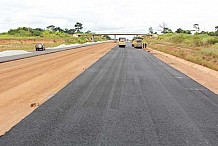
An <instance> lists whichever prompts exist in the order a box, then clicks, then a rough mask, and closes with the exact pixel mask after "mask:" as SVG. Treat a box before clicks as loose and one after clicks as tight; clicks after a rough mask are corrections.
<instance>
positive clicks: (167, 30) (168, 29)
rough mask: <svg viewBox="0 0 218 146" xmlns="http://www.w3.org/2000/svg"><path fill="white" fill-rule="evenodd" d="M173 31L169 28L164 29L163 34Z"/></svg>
mask: <svg viewBox="0 0 218 146" xmlns="http://www.w3.org/2000/svg"><path fill="white" fill-rule="evenodd" d="M172 32H173V31H172V30H171V29H170V28H168V27H164V28H163V31H162V32H161V33H172Z"/></svg>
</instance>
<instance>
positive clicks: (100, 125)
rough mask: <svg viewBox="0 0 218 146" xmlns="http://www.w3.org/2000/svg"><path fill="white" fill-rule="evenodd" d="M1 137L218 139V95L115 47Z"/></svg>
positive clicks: (16, 141) (102, 141)
mask: <svg viewBox="0 0 218 146" xmlns="http://www.w3.org/2000/svg"><path fill="white" fill-rule="evenodd" d="M0 145H1V146H7V145H13V146H16V145H20V146H24V145H37V146H43V145H49V146H50V145H51V146H53V145H57V146H62V145H112V146H115V145H133V146H135V145H148V146H152V145H154V146H156V145H167V146H169V145H174V146H179V145H194V146H200V145H203V146H205V145H214V146H215V145H216V146H217V145H218V96H217V95H216V94H214V93H213V92H211V91H209V90H208V89H207V88H205V87H203V86H202V85H200V84H198V83H196V82H195V81H193V80H192V79H190V78H189V77H187V76H186V75H184V74H182V73H180V72H179V71H177V70H175V69H173V68H172V67H170V66H169V65H167V64H165V63H163V62H162V61H160V60H159V59H157V58H156V57H154V56H152V55H151V54H149V53H147V52H146V51H143V50H141V49H134V48H132V47H130V46H129V47H127V48H118V47H116V48H114V49H113V50H111V51H110V52H109V53H108V54H106V55H105V56H104V57H103V58H101V59H100V60H99V61H97V62H96V63H95V64H94V65H92V66H91V67H90V68H89V69H87V70H86V71H85V72H84V73H82V74H81V75H80V76H79V77H78V78H76V79H75V80H73V81H72V82H71V83H69V84H68V85H67V86H66V87H65V88H63V89H62V90H61V91H60V92H58V93H57V94H56V95H55V96H54V97H52V98H51V99H50V100H49V101H47V102H46V103H44V104H43V105H42V106H40V107H39V108H38V109H37V110H35V111H34V112H33V113H32V114H30V115H29V116H28V117H26V118H25V119H24V120H22V121H21V122H20V123H19V124H18V125H16V126H15V127H14V128H13V129H12V130H10V131H9V132H8V133H6V134H5V135H4V136H2V137H1V138H0Z"/></svg>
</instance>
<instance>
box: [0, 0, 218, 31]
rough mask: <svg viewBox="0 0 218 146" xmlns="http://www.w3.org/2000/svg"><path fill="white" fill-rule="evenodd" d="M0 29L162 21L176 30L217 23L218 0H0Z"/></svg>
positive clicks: (109, 27)
mask: <svg viewBox="0 0 218 146" xmlns="http://www.w3.org/2000/svg"><path fill="white" fill-rule="evenodd" d="M0 15H1V16H0V32H5V31H8V30H9V29H11V28H17V27H21V26H25V27H32V28H46V27H47V26H49V25H55V26H59V27H61V28H74V25H75V23H76V22H81V23H83V27H84V29H83V31H87V30H91V31H92V32H96V33H118V32H119V33H147V32H148V28H149V27H152V28H153V29H154V31H159V25H160V24H162V23H166V24H167V26H168V27H169V28H171V29H172V30H174V31H175V30H176V29H177V28H182V29H193V24H196V23H197V24H199V26H200V29H201V30H202V31H203V30H204V31H214V28H215V26H218V0H0Z"/></svg>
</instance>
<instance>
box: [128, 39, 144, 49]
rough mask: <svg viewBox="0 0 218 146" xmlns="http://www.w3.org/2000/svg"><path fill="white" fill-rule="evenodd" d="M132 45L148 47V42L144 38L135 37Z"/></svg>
mask: <svg viewBox="0 0 218 146" xmlns="http://www.w3.org/2000/svg"><path fill="white" fill-rule="evenodd" d="M132 47H134V48H141V49H142V48H146V47H147V43H146V41H145V40H144V39H143V38H134V39H133V40H132Z"/></svg>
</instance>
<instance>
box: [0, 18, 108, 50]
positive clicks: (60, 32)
mask: <svg viewBox="0 0 218 146" xmlns="http://www.w3.org/2000/svg"><path fill="white" fill-rule="evenodd" d="M82 25H83V24H82V23H79V22H77V23H76V24H75V26H74V27H75V28H71V29H67V28H65V29H62V28H60V27H56V26H54V25H50V26H47V27H46V29H42V28H29V27H18V28H17V29H10V30H9V31H8V32H4V33H0V51H4V50H33V49H34V46H35V44H36V43H38V42H43V43H44V44H45V46H46V48H47V47H55V46H58V45H60V44H66V45H67V44H76V43H79V44H82V43H86V42H91V41H92V40H91V36H81V37H74V36H73V34H75V33H79V34H81V33H83V34H84V33H85V34H86V33H91V31H90V30H88V31H86V32H82V29H83V26H82ZM109 39H110V37H109V36H95V41H105V40H109Z"/></svg>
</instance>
